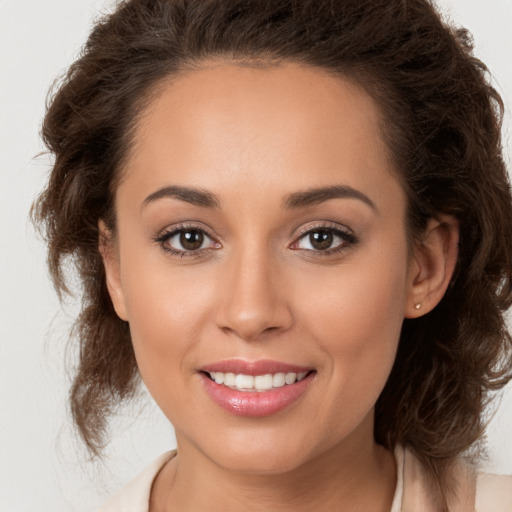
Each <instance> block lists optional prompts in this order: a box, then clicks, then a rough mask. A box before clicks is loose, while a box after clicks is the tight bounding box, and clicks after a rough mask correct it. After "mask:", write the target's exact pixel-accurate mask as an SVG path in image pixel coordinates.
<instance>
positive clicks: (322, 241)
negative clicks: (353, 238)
mask: <svg viewBox="0 0 512 512" xmlns="http://www.w3.org/2000/svg"><path fill="white" fill-rule="evenodd" d="M333 240H334V235H333V233H332V231H326V230H318V231H312V232H311V233H310V234H309V243H310V244H311V247H313V249H315V250H317V251H325V250H326V249H329V248H330V247H331V246H332V242H333Z"/></svg>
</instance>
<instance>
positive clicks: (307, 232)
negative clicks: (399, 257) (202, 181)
mask: <svg viewBox="0 0 512 512" xmlns="http://www.w3.org/2000/svg"><path fill="white" fill-rule="evenodd" d="M322 231H323V232H327V233H331V234H332V235H333V236H335V237H338V238H340V239H341V240H342V242H340V243H339V244H338V245H337V246H335V247H331V248H327V249H302V248H300V247H294V246H297V244H298V243H299V242H300V241H302V240H304V239H306V237H307V236H311V235H312V234H313V233H316V232H322ZM187 232H188V233H191V232H195V233H199V234H201V235H202V236H204V237H206V238H208V239H210V241H211V243H210V246H209V247H204V248H199V249H191V250H186V249H175V248H174V247H172V246H171V245H169V241H170V240H171V239H172V238H174V237H175V236H177V235H180V234H184V233H187ZM154 241H155V242H156V243H158V244H159V245H160V246H161V248H162V250H164V251H165V252H167V253H169V254H171V255H173V256H178V257H180V258H183V257H194V256H196V257H197V256H200V255H202V254H203V253H204V252H205V251H208V250H210V249H212V248H213V249H218V248H220V247H221V244H220V242H218V241H216V239H215V237H213V236H212V235H211V234H209V233H208V232H207V231H206V230H205V229H204V228H202V227H199V226H197V225H187V224H182V225H178V226H175V227H173V228H172V229H170V230H167V231H164V232H163V233H162V234H159V235H158V236H157V237H155V238H154ZM358 241H359V239H358V237H357V236H356V235H355V234H354V233H353V232H352V230H350V229H348V228H341V227H340V225H338V224H332V223H328V222H323V223H319V224H315V225H314V226H308V227H306V228H303V229H301V230H300V231H299V233H298V237H297V238H296V239H295V241H294V242H293V243H292V244H291V245H290V246H289V247H290V249H292V250H296V251H303V252H306V253H309V254H310V255H315V256H319V257H327V256H331V255H335V254H338V253H340V252H342V251H345V250H347V249H348V247H350V246H352V245H355V244H356V243H357V242H358Z"/></svg>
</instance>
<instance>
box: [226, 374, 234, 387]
mask: <svg viewBox="0 0 512 512" xmlns="http://www.w3.org/2000/svg"><path fill="white" fill-rule="evenodd" d="M235 383H236V378H235V374H234V373H225V374H224V385H225V386H230V387H232V388H234V387H235Z"/></svg>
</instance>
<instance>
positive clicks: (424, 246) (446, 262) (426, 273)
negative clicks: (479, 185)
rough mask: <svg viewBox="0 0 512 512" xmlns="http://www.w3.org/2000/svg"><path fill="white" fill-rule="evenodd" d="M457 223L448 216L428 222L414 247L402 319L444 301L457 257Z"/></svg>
mask: <svg viewBox="0 0 512 512" xmlns="http://www.w3.org/2000/svg"><path fill="white" fill-rule="evenodd" d="M458 242H459V223H458V221H457V219H455V217H452V216H451V215H442V216H440V217H438V218H437V219H430V221H429V222H428V224H427V227H426V229H425V231H424V234H423V237H422V239H421V240H420V241H419V242H418V243H417V244H416V246H415V249H414V255H413V258H412V260H413V261H412V262H411V265H410V268H409V271H410V275H409V279H410V287H409V298H408V302H407V305H406V311H405V317H406V318H417V317H419V316H422V315H424V314H425V313H428V312H429V311H432V309H434V308H435V307H436V306H437V304H438V303H439V302H440V300H441V299H442V298H443V296H444V294H445V292H446V290H447V288H448V286H449V284H450V281H451V278H452V276H453V272H454V271H455V266H456V264H457V257H458Z"/></svg>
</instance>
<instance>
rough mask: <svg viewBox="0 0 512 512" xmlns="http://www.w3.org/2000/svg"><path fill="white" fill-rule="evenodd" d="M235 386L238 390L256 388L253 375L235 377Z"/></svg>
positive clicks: (240, 374) (241, 374)
mask: <svg viewBox="0 0 512 512" xmlns="http://www.w3.org/2000/svg"><path fill="white" fill-rule="evenodd" d="M235 386H236V387H237V388H238V389H252V388H254V377H253V376H252V375H244V374H243V373H239V374H238V375H237V376H236V377H235Z"/></svg>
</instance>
